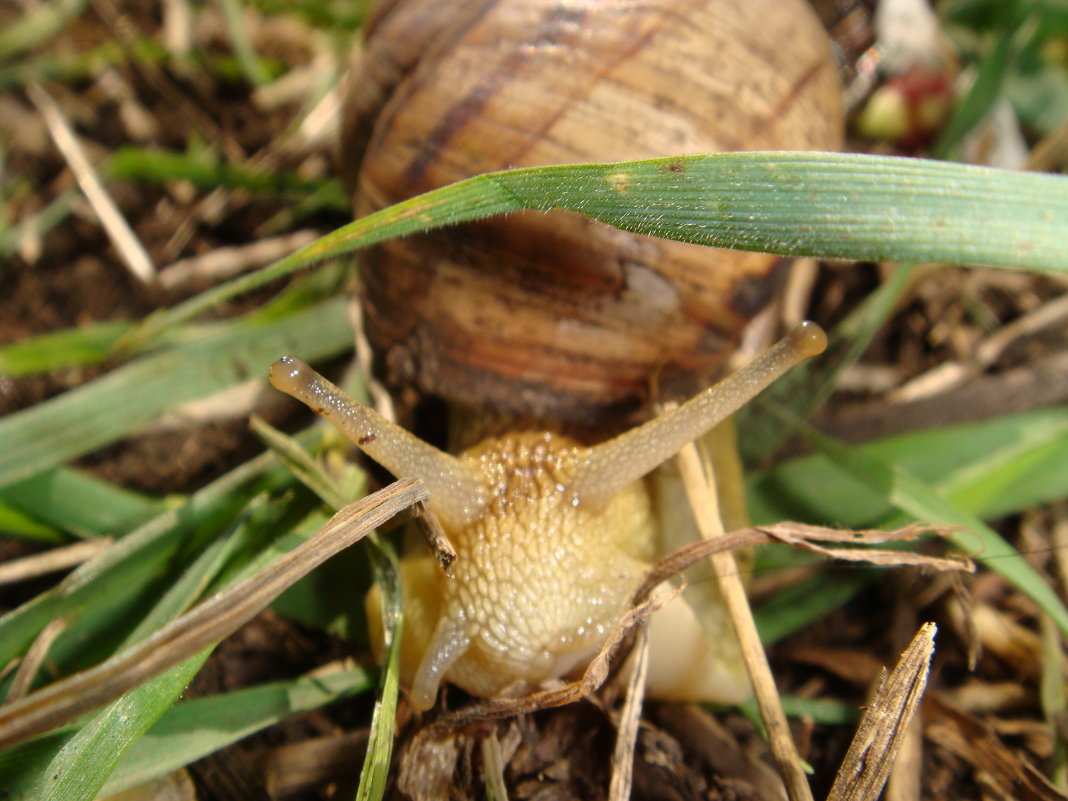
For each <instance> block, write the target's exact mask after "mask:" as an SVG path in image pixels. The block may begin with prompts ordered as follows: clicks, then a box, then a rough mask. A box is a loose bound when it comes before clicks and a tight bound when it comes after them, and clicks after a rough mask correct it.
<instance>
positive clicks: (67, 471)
mask: <svg viewBox="0 0 1068 801" xmlns="http://www.w3.org/2000/svg"><path fill="white" fill-rule="evenodd" d="M0 500H2V501H3V502H4V503H7V504H9V505H11V506H12V507H14V508H16V509H19V510H21V511H22V512H24V513H26V514H28V515H30V516H32V517H33V519H34V520H38V521H40V522H41V523H47V524H49V525H52V526H56V527H57V528H60V529H62V530H63V531H66V532H69V533H72V534H76V535H78V536H80V537H101V536H115V535H117V534H120V533H123V532H126V531H129V530H131V529H132V528H134V527H135V526H137V525H140V524H141V523H143V522H145V521H146V520H148V519H150V518H151V517H154V516H155V515H157V514H158V513H159V512H160V511H161V504H160V503H159V502H158V501H156V500H153V499H151V498H148V497H146V496H144V495H141V494H139V493H136V492H131V491H130V490H126V489H122V488H121V487H117V486H115V485H114V484H111V483H109V482H107V481H104V480H102V479H99V478H95V477H94V476H91V475H89V474H88V473H83V472H81V471H80V470H75V469H72V468H67V467H59V468H55V469H52V470H46V471H45V472H43V473H38V474H37V475H36V476H33V477H32V478H28V479H26V480H24V481H19V482H16V483H15V484H11V485H9V486H7V487H2V488H0Z"/></svg>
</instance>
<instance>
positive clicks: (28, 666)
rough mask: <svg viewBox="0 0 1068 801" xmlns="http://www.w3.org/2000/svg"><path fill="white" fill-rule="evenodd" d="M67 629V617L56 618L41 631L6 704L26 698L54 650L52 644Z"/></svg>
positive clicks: (22, 663)
mask: <svg viewBox="0 0 1068 801" xmlns="http://www.w3.org/2000/svg"><path fill="white" fill-rule="evenodd" d="M65 628H67V619H66V618H65V617H55V618H52V619H51V620H49V621H48V623H47V624H45V627H44V628H43V629H41V632H40V633H39V634H38V635H37V637H36V638H35V639H34V641H33V645H31V646H30V648H29V650H28V651H26V655H25V656H24V657H23V658H22V661H21V662H20V663H19V668H18V671H17V672H16V673H15V678H13V679H12V680H11V689H9V690H8V691H7V697H6V698H5V699H4V703H5V704H13V703H15V702H16V701H18V700H20V699H22V698H25V697H26V694H27V693H29V691H30V687H32V686H33V680H34V679H35V678H37V671H39V670H40V669H41V665H42V664H44V660H45V657H46V656H48V652H49V651H50V650H52V643H54V642H55V641H56V637H58V636H59V635H60V634H62V633H63V630H64V629H65Z"/></svg>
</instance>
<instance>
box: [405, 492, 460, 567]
mask: <svg viewBox="0 0 1068 801" xmlns="http://www.w3.org/2000/svg"><path fill="white" fill-rule="evenodd" d="M415 522H416V523H418V524H419V530H420V531H422V532H423V536H424V537H425V538H426V544H427V545H429V546H430V550H431V552H432V553H433V554H434V558H435V559H437V560H438V564H439V565H440V566H441V570H442V572H443V573H444V574H445V575H446V576H449V577H450V578H451V577H452V563H453V562H455V561H456V548H455V546H454V545H453V544H452V541H451V540H450V539H449V537H448V535H447V534H446V533H445V529H443V528H442V527H441V521H439V520H438V516H437V515H436V514H434V513H433V512H432V511H430V507H429V506H427V505H426V504H425V503H418V504H416V505H415Z"/></svg>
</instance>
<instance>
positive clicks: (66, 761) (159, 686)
mask: <svg viewBox="0 0 1068 801" xmlns="http://www.w3.org/2000/svg"><path fill="white" fill-rule="evenodd" d="M244 534H245V527H244V526H243V525H241V526H237V527H236V528H235V529H233V530H232V531H231V533H230V535H229V536H227V537H225V538H222V539H219V540H216V541H215V542H214V543H212V544H211V545H210V546H209V547H208V548H207V549H206V550H205V551H204V552H203V553H202V554H201V555H200V556H199V557H198V558H197V559H196V561H195V562H194V563H193V564H192V566H191V567H190V568H189V569H188V570H186V571H185V572H184V573H183V574H182V576H181V577H180V578H179V580H178V581H177V582H176V583H175V584H174V585H173V586H172V587H171V588H170V589H169V590H168V591H167V592H166V593H165V594H164V595H163V597H162V598H161V599H160V600H159V602H158V603H157V604H156V606H155V607H154V608H153V609H151V610H150V611H149V613H148V614H147V615H146V616H145V618H144V619H143V620H142V621H141V623H140V625H139V626H138V627H137V629H136V630H135V631H134V632H133V633H132V634H131V635H130V636H129V637H128V638H127V640H126V645H127V646H129V645H132V644H134V643H135V642H138V641H140V640H142V639H144V638H145V637H146V636H148V635H149V634H150V633H152V632H153V631H155V630H156V629H158V628H159V627H160V626H163V625H165V624H166V623H168V622H170V621H171V620H173V619H174V618H176V617H177V616H178V615H179V614H181V613H182V612H183V611H184V610H185V609H186V608H188V607H189V606H190V605H191V604H192V603H193V602H194V601H196V599H197V598H199V597H200V595H201V594H202V593H203V592H204V590H205V589H206V588H207V586H208V584H209V583H210V582H211V580H212V578H213V577H214V576H215V575H217V574H218V573H219V571H220V570H221V569H222V567H223V565H224V564H225V563H226V560H227V559H228V558H229V556H230V555H231V553H232V552H233V550H234V548H235V547H236V546H237V544H238V543H239V542H240V541H241V539H242V537H243V535H244ZM210 652H211V649H210V648H209V649H206V650H204V651H202V652H201V653H199V654H197V655H196V656H194V657H192V658H191V659H187V660H185V661H184V662H182V663H180V664H179V665H177V666H175V667H174V668H171V669H170V670H168V671H166V672H164V673H162V674H160V675H159V676H155V677H153V678H152V679H149V680H148V681H147V682H145V683H144V684H142V685H141V686H139V687H137V688H135V689H133V690H131V691H130V692H128V693H126V695H124V696H123V697H122V698H120V699H119V700H117V701H115V702H114V703H112V704H110V705H109V706H107V707H105V708H104V709H102V710H100V711H99V712H96V713H95V714H93V716H92V717H91V718H90V719H89V721H88V722H87V723H86V724H85V725H84V726H82V727H81V728H80V729H79V730H78V731H77V732H76V733H75V734H74V735H73V736H72V737H71V738H70V739H69V740H68V741H66V743H64V745H63V747H62V748H61V749H59V750H58V752H57V753H56V755H55V757H54V758H53V759H52V760H51V761H50V762H49V764H48V765H47V766H46V767H45V768H44V770H43V771H42V773H41V777H40V779H39V781H38V794H39V795H38V797H39V798H41V799H42V801H92V799H94V798H96V797H97V794H98V793H99V791H100V788H101V787H103V786H104V782H106V781H107V778H108V776H110V775H111V772H112V770H114V768H115V766H116V765H117V764H118V762H119V760H120V759H121V758H122V756H123V754H125V753H126V751H127V750H128V749H129V748H130V746H131V745H133V743H134V742H135V741H136V740H137V739H138V738H139V737H140V736H141V735H142V734H144V733H145V732H146V731H147V730H148V728H149V727H150V726H151V725H152V724H153V723H155V722H156V721H157V720H158V719H159V717H160V716H161V715H162V714H163V713H164V712H165V711H166V710H167V709H168V708H169V707H170V706H171V705H172V704H173V703H174V702H175V701H177V700H178V697H179V696H180V695H181V693H182V691H183V690H184V689H185V687H186V685H187V684H188V683H189V682H190V681H191V680H192V678H193V676H194V675H195V674H196V672H197V670H199V669H200V666H201V665H202V664H203V663H204V660H205V659H207V657H208V654H209V653H210Z"/></svg>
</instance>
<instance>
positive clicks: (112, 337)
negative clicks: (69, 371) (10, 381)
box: [0, 323, 133, 378]
mask: <svg viewBox="0 0 1068 801" xmlns="http://www.w3.org/2000/svg"><path fill="white" fill-rule="evenodd" d="M132 327H133V323H96V324H94V325H89V326H85V327H84V328H71V329H68V330H66V331H57V332H56V333H54V334H45V335H44V336H40V337H34V338H33V339H29V340H26V341H24V342H15V343H13V344H11V345H5V346H4V347H2V348H0V375H7V376H11V377H13V378H14V377H18V376H24V375H33V374H34V373H44V372H48V371H49V370H58V369H61V368H67V367H81V366H84V365H87V364H98V363H99V362H101V361H103V360H104V359H105V358H106V357H107V355H108V353H109V351H110V350H111V348H112V347H113V346H114V345H115V343H116V342H118V340H119V337H121V336H122V335H123V334H124V333H126V332H127V331H129V330H130V328H132Z"/></svg>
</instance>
